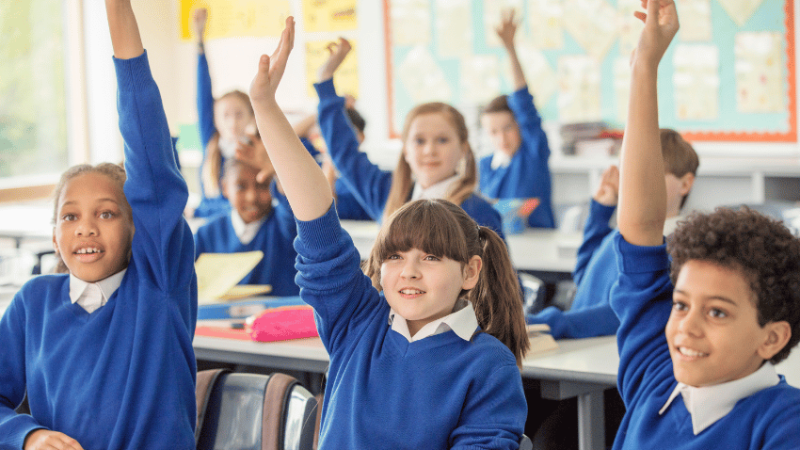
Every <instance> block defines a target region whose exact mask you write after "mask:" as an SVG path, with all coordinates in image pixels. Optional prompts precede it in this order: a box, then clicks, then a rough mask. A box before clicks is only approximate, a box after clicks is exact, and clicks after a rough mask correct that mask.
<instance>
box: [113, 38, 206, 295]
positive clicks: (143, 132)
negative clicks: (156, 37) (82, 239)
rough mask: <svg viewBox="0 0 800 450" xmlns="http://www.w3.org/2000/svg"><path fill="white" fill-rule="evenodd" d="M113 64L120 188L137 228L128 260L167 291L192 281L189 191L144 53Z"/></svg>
mask: <svg viewBox="0 0 800 450" xmlns="http://www.w3.org/2000/svg"><path fill="white" fill-rule="evenodd" d="M114 65H115V68H116V72H117V88H118V92H117V109H118V110H119V126H120V131H121V132H122V137H123V139H124V141H125V171H126V173H127V177H128V179H127V181H126V182H125V188H124V190H125V196H126V197H127V199H128V203H130V205H131V209H132V210H133V222H134V226H135V227H136V231H135V233H134V237H133V244H132V252H133V259H134V260H135V261H136V263H137V265H138V264H143V267H139V270H140V271H142V272H143V273H146V276H148V277H149V278H150V279H151V280H153V281H154V283H155V284H156V285H157V286H158V287H159V288H160V289H161V290H162V291H163V292H170V291H172V290H173V289H174V288H176V287H178V286H186V285H188V284H189V283H191V282H193V281H194V241H193V239H192V233H191V230H190V229H189V225H188V224H187V223H186V221H185V220H184V218H183V209H184V207H185V206H186V200H187V199H188V196H189V191H188V189H187V187H186V182H185V181H184V179H183V177H182V176H181V173H180V171H179V170H178V165H177V162H176V161H175V152H174V149H173V147H172V139H171V137H170V134H169V126H168V125H167V116H166V114H165V113H164V107H163V105H162V103H161V95H160V93H159V91H158V87H157V86H156V82H155V80H154V79H153V77H152V75H151V73H150V65H149V62H148V59H147V53H146V52H145V53H144V54H142V55H141V56H139V57H136V58H131V59H124V60H123V59H116V58H114Z"/></svg>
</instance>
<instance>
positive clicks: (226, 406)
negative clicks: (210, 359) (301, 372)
mask: <svg viewBox="0 0 800 450" xmlns="http://www.w3.org/2000/svg"><path fill="white" fill-rule="evenodd" d="M196 395H197V430H196V432H195V439H196V442H197V449H198V450H221V449H226V450H312V449H314V448H316V443H317V439H316V436H317V435H318V434H319V429H318V426H319V420H318V417H317V416H318V409H319V406H320V405H319V404H318V399H317V398H315V397H314V396H313V395H311V393H310V392H308V390H306V389H305V388H304V387H302V386H300V384H299V383H298V381H297V380H296V379H295V378H292V377H290V376H288V375H285V374H282V373H274V374H272V375H260V374H247V373H231V372H229V371H228V370H226V369H215V370H203V371H200V372H198V373H197V391H196Z"/></svg>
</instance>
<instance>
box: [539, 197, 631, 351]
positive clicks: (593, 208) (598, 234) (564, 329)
mask: <svg viewBox="0 0 800 450" xmlns="http://www.w3.org/2000/svg"><path fill="white" fill-rule="evenodd" d="M614 209H616V208H615V207H613V206H604V205H601V204H600V203H597V202H596V201H594V200H592V202H591V205H590V207H589V217H588V219H587V221H586V226H585V228H584V230H583V243H582V244H581V246H580V248H579V249H578V262H577V264H576V266H575V271H574V272H573V273H572V279H573V280H574V281H575V284H576V285H577V291H576V292H575V299H574V300H573V302H572V306H571V307H570V310H569V311H566V312H562V311H561V310H560V309H558V308H556V307H555V306H550V307H548V308H545V309H544V310H543V311H542V312H540V313H539V314H536V315H533V316H528V317H527V322H528V323H546V324H548V325H549V326H550V331H551V333H552V334H553V337H554V338H556V339H573V338H587V337H594V336H605V335H609V334H614V333H616V332H617V327H619V319H617V316H616V314H614V312H613V311H612V310H611V305H610V304H609V297H610V294H611V286H613V285H614V283H616V282H617V278H619V270H618V269H617V265H616V264H615V261H616V256H615V252H614V244H613V239H612V236H613V235H612V234H611V231H612V230H611V227H609V226H608V222H609V220H611V216H612V215H613V214H614Z"/></svg>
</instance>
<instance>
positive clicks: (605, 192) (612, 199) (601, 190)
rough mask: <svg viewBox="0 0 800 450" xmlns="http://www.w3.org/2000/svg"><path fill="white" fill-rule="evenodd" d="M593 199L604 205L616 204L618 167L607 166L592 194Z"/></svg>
mask: <svg viewBox="0 0 800 450" xmlns="http://www.w3.org/2000/svg"><path fill="white" fill-rule="evenodd" d="M594 200H595V201H596V202H597V203H600V204H601V205H605V206H617V201H618V200H619V169H618V168H617V166H615V165H611V166H609V167H608V168H607V169H606V170H605V171H604V172H603V177H602V178H601V180H600V186H598V187H597V192H595V194H594Z"/></svg>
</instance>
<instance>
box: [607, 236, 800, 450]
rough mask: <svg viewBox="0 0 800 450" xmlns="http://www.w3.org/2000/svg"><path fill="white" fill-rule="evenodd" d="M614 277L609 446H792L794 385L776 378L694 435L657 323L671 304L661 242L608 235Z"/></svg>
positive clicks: (798, 440)
mask: <svg viewBox="0 0 800 450" xmlns="http://www.w3.org/2000/svg"><path fill="white" fill-rule="evenodd" d="M613 241H614V247H615V249H616V251H617V257H618V268H619V271H620V276H619V282H618V283H617V284H615V285H614V289H613V291H612V293H611V306H612V307H613V308H614V312H616V313H617V315H618V316H619V319H620V327H619V331H618V332H617V345H618V347H619V358H620V364H619V375H618V380H617V382H618V387H619V392H620V394H621V395H622V399H623V401H624V402H625V406H626V408H627V413H626V414H625V417H624V418H623V420H622V424H621V425H620V428H619V432H618V433H617V437H616V440H615V441H614V448H615V449H662V448H663V449H666V448H669V449H674V448H680V449H698V450H700V449H702V450H705V449H712V448H713V449H717V448H719V449H723V448H724V449H726V450H736V449H762V448H763V449H798V448H800V431H798V430H800V390H798V389H797V388H794V387H791V386H789V385H788V384H787V383H786V380H785V379H784V377H783V376H781V377H780V378H781V380H780V382H779V383H778V384H777V385H775V386H773V387H770V388H767V389H763V390H761V391H759V392H757V393H755V394H753V395H751V396H749V397H746V398H744V399H742V400H739V402H737V403H736V406H735V407H734V408H733V410H732V411H731V412H729V413H728V414H727V415H726V416H725V417H723V418H722V419H720V420H719V421H717V422H716V423H714V424H713V425H711V426H710V427H708V428H706V429H705V430H703V431H702V432H701V433H700V434H698V435H697V436H695V435H694V433H693V431H692V420H691V417H690V415H689V412H688V411H687V409H686V406H685V404H684V403H683V397H682V396H680V395H679V396H677V397H676V398H675V400H674V401H673V402H672V403H671V404H670V406H669V408H667V410H666V411H665V412H664V414H663V415H659V414H658V411H659V410H660V409H661V408H662V407H663V406H664V405H665V404H666V402H667V398H669V396H670V394H671V393H672V391H673V390H674V389H675V386H677V381H676V380H675V376H674V375H673V370H672V360H671V359H670V356H669V349H668V347H667V340H666V337H665V336H664V326H665V324H666V323H667V319H668V318H669V314H670V310H671V308H672V289H673V287H672V283H670V280H669V258H668V256H667V253H666V248H665V246H664V245H661V246H656V247H637V246H635V245H632V244H629V243H627V242H625V240H624V239H623V238H622V236H621V235H620V234H619V233H614V237H613Z"/></svg>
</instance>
